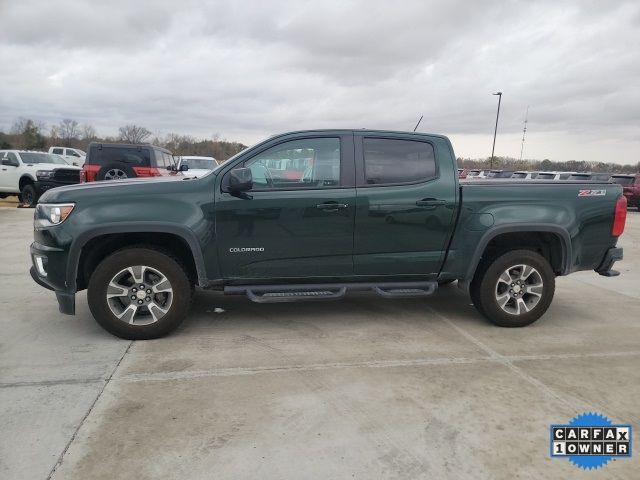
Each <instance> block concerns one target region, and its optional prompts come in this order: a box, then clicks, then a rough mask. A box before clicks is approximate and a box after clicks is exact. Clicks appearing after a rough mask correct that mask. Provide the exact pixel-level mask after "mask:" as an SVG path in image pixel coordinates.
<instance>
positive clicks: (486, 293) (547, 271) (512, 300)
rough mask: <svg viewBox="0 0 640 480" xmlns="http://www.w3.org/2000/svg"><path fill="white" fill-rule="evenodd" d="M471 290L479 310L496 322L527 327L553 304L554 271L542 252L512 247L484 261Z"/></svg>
mask: <svg viewBox="0 0 640 480" xmlns="http://www.w3.org/2000/svg"><path fill="white" fill-rule="evenodd" d="M470 290H471V292H470V293H471V299H472V301H473V303H474V305H475V306H476V308H477V309H478V311H479V312H480V313H482V314H483V315H484V316H485V317H487V318H488V319H489V320H491V321H492V322H493V323H494V324H496V325H498V326H501V327H524V326H526V325H529V324H531V323H533V322H535V321H536V320H537V319H538V318H540V317H541V316H542V315H543V314H544V313H545V312H546V311H547V309H548V308H549V305H551V301H552V300H553V294H554V292H555V274H554V273H553V269H552V268H551V265H549V262H548V261H547V260H546V259H545V258H544V257H543V256H542V255H539V254H538V253H536V252H533V251H531V250H513V251H511V252H507V253H505V254H503V255H500V256H498V257H496V258H494V259H493V260H491V261H488V262H484V263H481V264H480V265H479V266H478V271H477V272H476V275H475V277H474V279H473V281H472V282H471V285H470Z"/></svg>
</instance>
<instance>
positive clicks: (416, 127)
mask: <svg viewBox="0 0 640 480" xmlns="http://www.w3.org/2000/svg"><path fill="white" fill-rule="evenodd" d="M422 117H424V115H420V120H418V123H416V126H415V128H414V129H413V131H414V132H415V131H416V130H417V129H418V125H420V122H421V121H422Z"/></svg>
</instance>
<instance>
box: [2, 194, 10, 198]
mask: <svg viewBox="0 0 640 480" xmlns="http://www.w3.org/2000/svg"><path fill="white" fill-rule="evenodd" d="M8 196H9V194H8V193H0V198H7V197H8Z"/></svg>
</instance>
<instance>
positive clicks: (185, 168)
mask: <svg viewBox="0 0 640 480" xmlns="http://www.w3.org/2000/svg"><path fill="white" fill-rule="evenodd" d="M187 170H189V165H187V164H186V163H183V164H182V165H180V171H181V172H186V171H187Z"/></svg>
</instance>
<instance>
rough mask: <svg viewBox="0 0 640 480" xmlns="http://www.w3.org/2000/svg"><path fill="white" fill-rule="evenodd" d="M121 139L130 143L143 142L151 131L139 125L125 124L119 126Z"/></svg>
mask: <svg viewBox="0 0 640 480" xmlns="http://www.w3.org/2000/svg"><path fill="white" fill-rule="evenodd" d="M119 131H120V140H121V141H123V142H128V143H142V142H144V141H145V139H146V138H147V137H148V136H149V135H151V132H150V131H149V130H147V129H146V128H144V127H140V126H138V125H125V126H124V127H120V128H119Z"/></svg>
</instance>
